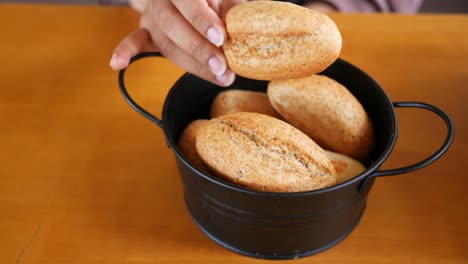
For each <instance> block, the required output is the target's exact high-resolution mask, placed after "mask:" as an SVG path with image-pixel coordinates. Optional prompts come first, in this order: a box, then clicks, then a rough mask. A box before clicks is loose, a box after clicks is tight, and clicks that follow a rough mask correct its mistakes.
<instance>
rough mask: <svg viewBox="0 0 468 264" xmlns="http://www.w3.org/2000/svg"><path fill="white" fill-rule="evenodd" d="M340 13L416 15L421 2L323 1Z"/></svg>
mask: <svg viewBox="0 0 468 264" xmlns="http://www.w3.org/2000/svg"><path fill="white" fill-rule="evenodd" d="M321 2H326V3H329V4H330V5H332V6H334V7H335V8H336V9H337V10H338V11H341V12H385V13H388V12H396V13H416V12H418V10H419V8H420V7H421V4H422V2H423V0H347V1H344V0H324V1H321Z"/></svg>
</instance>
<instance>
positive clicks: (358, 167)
mask: <svg viewBox="0 0 468 264" xmlns="http://www.w3.org/2000/svg"><path fill="white" fill-rule="evenodd" d="M325 153H326V154H327V156H328V158H329V159H330V161H331V163H332V164H333V167H334V168H335V171H336V184H338V183H342V182H344V181H347V180H349V179H351V178H354V177H355V176H358V175H359V174H361V173H362V172H363V171H365V170H366V168H365V167H364V165H362V164H361V163H360V162H359V161H357V160H355V159H353V158H351V157H348V156H346V155H344V154H340V153H336V152H332V151H328V150H325Z"/></svg>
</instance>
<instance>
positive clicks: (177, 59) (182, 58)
mask: <svg viewBox="0 0 468 264" xmlns="http://www.w3.org/2000/svg"><path fill="white" fill-rule="evenodd" d="M154 33H155V35H157V36H158V39H157V40H156V42H157V44H156V46H157V49H158V50H159V52H161V53H162V54H163V55H164V56H165V57H166V58H168V59H169V60H171V61H173V62H174V63H175V64H177V65H179V66H180V67H181V68H183V69H185V70H186V71H188V72H190V73H192V74H194V75H197V76H199V77H201V78H202V79H205V80H207V81H209V82H212V83H216V84H218V85H221V86H229V85H230V84H231V83H232V82H234V79H235V75H234V73H233V72H232V71H230V70H226V71H224V73H222V74H220V75H218V76H217V75H215V74H213V73H212V71H211V70H210V68H209V67H207V66H206V65H205V64H204V63H201V62H199V61H198V60H197V59H196V58H195V57H193V56H192V54H190V53H188V52H186V51H185V50H183V49H182V48H181V47H180V46H178V45H176V44H175V43H174V42H173V41H172V40H171V39H170V38H169V37H167V36H166V35H164V34H163V33H162V32H160V31H159V30H155V31H154Z"/></svg>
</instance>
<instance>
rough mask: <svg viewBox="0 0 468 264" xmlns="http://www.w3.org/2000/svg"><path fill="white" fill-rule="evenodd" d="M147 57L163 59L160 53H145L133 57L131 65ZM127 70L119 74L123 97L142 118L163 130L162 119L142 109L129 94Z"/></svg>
mask: <svg viewBox="0 0 468 264" xmlns="http://www.w3.org/2000/svg"><path fill="white" fill-rule="evenodd" d="M146 57H163V55H162V54H161V53H159V52H144V53H140V54H138V55H136V56H134V57H132V58H131V59H130V63H129V64H128V65H130V64H132V63H133V62H135V61H137V60H139V59H142V58H146ZM126 70H127V68H125V69H122V70H120V72H119V87H120V91H121V92H122V95H123V97H124V98H125V100H126V101H127V103H128V104H129V105H130V106H131V107H132V108H133V109H135V111H137V112H138V113H140V114H141V115H142V116H144V117H146V118H148V119H149V120H150V121H151V122H153V123H155V124H156V125H158V126H159V127H160V128H163V125H164V124H163V122H162V120H161V119H159V118H157V117H156V116H154V115H153V114H151V113H150V112H148V111H146V110H145V109H144V108H143V107H141V106H140V105H138V104H137V103H136V102H135V101H134V100H133V99H132V97H131V96H130V95H129V94H128V92H127V88H126V87H125V82H124V76H125V71H126Z"/></svg>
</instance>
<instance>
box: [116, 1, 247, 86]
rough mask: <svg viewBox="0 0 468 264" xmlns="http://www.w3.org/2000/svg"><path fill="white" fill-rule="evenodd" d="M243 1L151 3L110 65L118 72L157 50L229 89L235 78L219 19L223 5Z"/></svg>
mask: <svg viewBox="0 0 468 264" xmlns="http://www.w3.org/2000/svg"><path fill="white" fill-rule="evenodd" d="M238 1H240V0H227V1H223V0H191V1H186V0H148V2H147V5H146V8H145V9H144V11H143V14H142V16H141V23H140V24H141V27H142V28H143V29H140V30H137V31H135V32H133V33H131V34H130V35H129V36H127V37H126V38H125V39H124V40H122V41H121V42H120V44H119V45H118V46H117V47H116V49H115V50H114V54H113V56H112V59H111V62H110V65H111V67H112V68H113V69H115V70H119V69H123V68H125V67H127V66H128V63H129V61H130V59H131V57H132V56H135V55H136V54H138V53H140V52H143V51H149V50H158V51H159V52H161V53H162V54H163V55H164V56H165V57H166V58H168V59H170V60H172V61H173V62H175V63H176V64H177V65H179V66H180V67H182V68H183V69H185V70H187V71H188V72H191V73H193V74H195V75H198V76H199V77H201V78H203V79H205V80H208V81H211V82H213V83H217V84H218V85H221V86H228V85H230V84H231V83H232V82H233V81H234V78H235V74H234V73H233V72H232V71H231V70H229V69H228V66H227V62H226V58H225V57H224V54H223V52H222V51H221V49H220V48H219V46H221V45H222V44H223V43H224V39H225V28H224V24H223V22H222V21H221V19H220V18H219V13H220V11H221V10H223V6H224V3H228V2H229V3H231V2H232V3H234V2H238Z"/></svg>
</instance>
